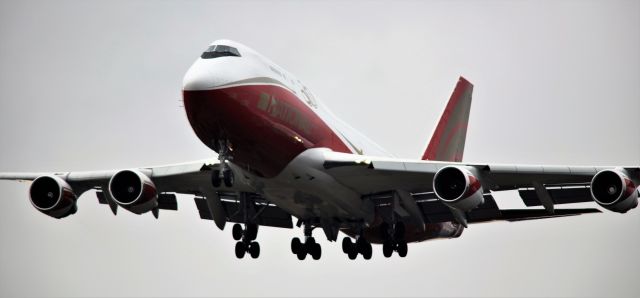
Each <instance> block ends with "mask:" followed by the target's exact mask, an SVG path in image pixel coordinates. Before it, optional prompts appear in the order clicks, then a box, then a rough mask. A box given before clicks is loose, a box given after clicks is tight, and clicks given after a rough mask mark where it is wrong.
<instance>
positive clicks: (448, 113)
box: [422, 77, 473, 162]
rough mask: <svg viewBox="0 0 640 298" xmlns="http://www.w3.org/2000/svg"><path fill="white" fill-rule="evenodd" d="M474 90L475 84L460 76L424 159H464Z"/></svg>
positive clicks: (423, 156)
mask: <svg viewBox="0 0 640 298" xmlns="http://www.w3.org/2000/svg"><path fill="white" fill-rule="evenodd" d="M472 92H473V85H471V83H469V81H467V80H466V79H465V78H463V77H460V79H459V80H458V84H456V88H455V89H454V90H453V94H451V98H450V99H449V102H448V103H447V106H446V107H445V109H444V112H443V113H442V116H440V122H438V126H436V130H435V131H434V132H433V136H431V141H429V145H427V150H425V152H424V154H423V155H422V159H423V160H439V161H456V162H458V161H462V155H463V153H464V142H465V140H466V138H467V125H468V123H469V111H470V109H471V93H472Z"/></svg>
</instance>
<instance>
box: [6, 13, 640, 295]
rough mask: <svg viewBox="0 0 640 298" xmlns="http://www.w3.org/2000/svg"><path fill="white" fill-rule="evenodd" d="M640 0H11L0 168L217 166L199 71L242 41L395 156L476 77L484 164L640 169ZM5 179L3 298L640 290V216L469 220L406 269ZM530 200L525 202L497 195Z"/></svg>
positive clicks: (187, 205)
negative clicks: (221, 46)
mask: <svg viewBox="0 0 640 298" xmlns="http://www.w3.org/2000/svg"><path fill="white" fill-rule="evenodd" d="M639 30H640V2H639V1H433V2H428V1H424V2H418V1H416V2H400V1H393V2H386V1H368V2H358V1H346V2H338V1H336V2H331V1H322V2H321V1H297V2H293V1H291V2H289V1H275V2H274V1H253V2H240V1H237V2H210V1H180V2H178V1H158V2H152V1H122V2H116V1H42V2H36V1H1V2H0V40H1V42H0V66H1V68H0V150H1V151H0V171H48V170H50V171H61V170H96V169H112V168H128V167H136V166H145V165H154V164H164V163H173V162H181V161H189V160H195V159H201V158H208V157H213V155H212V152H211V151H209V150H208V149H207V148H206V147H205V146H204V145H203V144H201V143H200V142H199V141H198V139H197V138H196V137H195V135H194V134H193V132H192V130H191V128H190V127H189V124H188V122H187V119H186V116H185V113H184V110H183V109H182V108H181V107H180V102H179V100H180V98H181V90H180V88H181V82H182V76H183V75H184V73H185V72H186V70H187V69H188V67H189V66H190V65H191V63H192V62H193V61H194V60H195V59H196V58H197V56H198V55H199V54H200V53H201V51H202V50H203V49H205V48H206V46H207V44H208V43H209V42H211V41H213V40H215V39H220V38H229V39H233V40H236V41H239V42H241V43H245V44H247V45H248V46H250V47H252V48H254V49H256V50H257V51H259V52H261V53H262V54H264V55H265V56H267V57H269V58H271V59H272V60H273V61H275V62H276V63H278V64H279V65H280V66H282V67H284V68H285V69H288V70H289V71H291V72H292V73H294V74H296V75H297V76H298V78H299V79H300V80H302V81H303V82H305V84H307V85H308V86H309V87H310V88H311V89H312V90H313V91H314V92H315V93H316V94H317V95H318V96H319V97H320V98H321V99H322V100H323V101H325V102H326V103H327V105H328V106H329V107H331V108H332V110H333V112H334V113H335V114H337V115H338V116H340V117H342V118H343V120H345V121H346V122H348V123H350V124H352V125H353V126H354V127H356V128H358V129H359V130H360V131H361V132H363V133H364V134H366V135H368V136H369V137H370V138H372V139H373V140H375V141H377V142H378V143H379V144H380V145H382V146H383V147H385V148H386V149H387V150H388V151H390V152H392V153H394V154H395V155H397V156H400V157H411V158H417V157H419V156H420V154H421V153H422V150H423V149H424V146H425V143H426V141H427V139H428V138H429V134H430V133H431V131H432V130H433V127H434V125H435V123H436V119H437V117H438V116H439V113H440V111H441V110H442V107H443V106H444V104H445V102H446V99H447V98H448V96H449V94H450V92H451V90H452V88H453V86H454V84H455V82H456V79H457V77H458V75H464V76H465V77H466V78H468V79H469V80H470V81H471V82H473V83H474V85H475V89H474V92H475V93H474V102H473V106H472V111H471V119H470V123H469V130H468V138H467V148H466V152H465V160H466V161H478V162H481V161H484V162H501V163H513V162H517V163H545V164H571V165H579V164H595V165H638V164H640V138H639V137H638V136H639V133H638V120H639V116H638V115H639V114H638V111H640V98H639V95H638V94H640V55H639V54H638V53H640V31H639ZM27 190H28V184H21V183H15V182H0V194H1V198H2V200H0V239H1V242H0V243H1V246H0V264H1V265H0V296H165V295H166V296H174V295H178V296H216V295H225V296H236V295H240V296H254V295H255V296H282V295H284V296H298V295H303V296H325V295H341V296H346V295H361V296H396V295H400V296H432V295H437V296H548V295H551V296H637V295H638V293H640V283H638V282H637V277H638V275H639V273H640V254H638V253H637V250H638V247H640V245H639V244H640V211H639V210H634V211H631V212H630V213H628V214H626V215H620V214H613V213H608V212H607V213H603V214H599V215H586V216H580V217H574V218H563V219H554V220H543V221H536V222H523V223H492V224H481V225H475V226H471V227H470V228H469V229H467V230H466V231H465V233H464V234H463V236H462V237H461V238H459V239H454V240H446V241H434V242H426V243H420V244H413V245H410V246H409V256H408V257H407V258H405V259H400V258H398V257H393V258H391V259H385V258H383V257H382V253H381V248H380V247H379V246H374V256H373V259H372V260H371V261H369V262H365V261H363V260H362V259H361V258H359V259H358V260H357V261H349V260H348V259H347V258H346V256H345V255H344V254H342V252H341V250H340V246H339V243H327V242H326V241H325V239H324V237H323V236H322V235H321V234H320V233H318V235H317V236H318V237H317V238H318V239H320V240H321V243H322V245H323V258H322V261H320V262H317V261H315V262H314V261H304V262H299V261H298V260H297V259H296V258H295V257H294V256H293V255H292V254H291V253H290V251H289V243H290V239H291V237H294V236H300V235H302V231H300V230H299V229H296V230H276V229H269V228H264V229H261V230H260V234H259V236H258V239H259V240H260V242H261V246H262V255H261V257H260V259H258V260H251V259H243V260H237V259H236V258H235V256H234V254H233V246H234V241H233V239H232V238H231V235H230V234H231V232H230V231H229V230H230V229H229V228H227V229H226V230H225V231H223V232H221V231H219V230H217V229H216V228H215V226H214V224H213V223H212V222H210V221H203V220H200V219H199V217H198V214H197V210H196V208H195V205H194V204H193V201H192V200H191V198H190V197H187V196H184V197H180V198H179V199H180V201H179V208H180V210H179V211H178V212H164V213H162V214H161V216H160V220H158V221H156V220H154V219H153V218H152V216H151V215H149V214H147V215H143V216H136V215H133V214H130V213H127V212H121V213H119V214H118V216H116V217H114V216H113V215H111V213H110V211H109V209H108V208H107V207H105V206H103V205H99V204H97V200H96V199H95V195H94V194H93V192H91V193H87V194H85V195H84V196H83V197H82V198H81V199H80V201H79V212H78V213H77V214H76V215H75V216H72V217H69V218H66V219H64V220H55V219H52V218H49V217H46V216H44V215H42V214H40V213H38V212H37V211H36V210H35V209H33V208H32V207H31V205H30V204H29V201H28V197H27ZM497 199H498V203H499V204H500V205H501V206H503V207H513V208H517V207H522V203H520V201H519V199H518V198H517V194H516V193H512V192H508V193H504V194H499V195H497Z"/></svg>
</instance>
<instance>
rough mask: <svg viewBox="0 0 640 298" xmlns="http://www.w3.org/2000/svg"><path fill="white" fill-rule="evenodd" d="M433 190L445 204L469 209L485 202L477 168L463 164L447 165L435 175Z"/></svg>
mask: <svg viewBox="0 0 640 298" xmlns="http://www.w3.org/2000/svg"><path fill="white" fill-rule="evenodd" d="M433 192H434V193H435V194H436V196H437V197H438V199H440V201H442V203H444V204H445V205H447V206H449V207H451V208H455V209H458V210H462V211H469V210H471V209H473V208H476V207H478V206H479V205H480V204H482V203H484V195H483V192H482V184H481V183H480V179H478V175H477V174H476V169H475V168H471V167H463V166H447V167H444V168H442V169H440V170H439V171H438V172H437V173H436V175H435V176H434V177H433Z"/></svg>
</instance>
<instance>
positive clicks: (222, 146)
mask: <svg viewBox="0 0 640 298" xmlns="http://www.w3.org/2000/svg"><path fill="white" fill-rule="evenodd" d="M217 148H218V160H219V161H220V170H213V172H212V173H211V185H213V187H215V188H218V187H220V185H222V182H224V185H225V186H226V187H232V186H233V183H234V182H235V177H234V176H233V171H232V170H231V169H230V168H229V165H228V164H227V161H229V160H231V159H232V157H231V155H230V152H231V145H230V143H229V142H228V141H227V140H219V141H218V143H217Z"/></svg>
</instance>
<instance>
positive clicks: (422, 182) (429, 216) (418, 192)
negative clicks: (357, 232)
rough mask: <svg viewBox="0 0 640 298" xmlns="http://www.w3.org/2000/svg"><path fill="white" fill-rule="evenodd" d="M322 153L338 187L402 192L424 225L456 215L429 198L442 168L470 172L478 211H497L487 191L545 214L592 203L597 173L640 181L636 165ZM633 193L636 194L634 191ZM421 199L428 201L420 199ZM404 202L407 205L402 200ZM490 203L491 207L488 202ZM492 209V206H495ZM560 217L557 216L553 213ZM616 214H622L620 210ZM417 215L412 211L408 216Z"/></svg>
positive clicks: (523, 214)
mask: <svg viewBox="0 0 640 298" xmlns="http://www.w3.org/2000/svg"><path fill="white" fill-rule="evenodd" d="M324 154H325V160H324V163H323V167H324V169H325V171H326V172H327V173H329V174H330V175H331V176H333V178H334V179H336V180H337V181H338V182H340V183H342V184H344V185H345V186H347V187H350V188H352V189H353V190H355V191H357V192H358V193H360V194H363V195H371V194H380V193H385V192H388V191H390V190H400V191H403V192H405V193H407V195H411V196H412V197H413V199H414V201H415V202H417V205H413V203H410V204H405V205H407V206H405V207H406V208H405V209H407V211H408V213H411V211H412V209H413V210H414V211H420V212H419V213H421V214H422V215H423V216H424V217H426V218H425V221H436V222H438V221H446V220H451V219H452V218H454V217H455V216H456V215H455V211H452V210H451V209H452V208H447V206H444V205H443V204H442V203H441V202H439V201H438V200H437V198H436V196H435V194H434V177H435V176H436V173H438V171H439V170H441V169H443V168H445V167H451V166H454V167H459V168H464V169H469V170H470V171H472V172H474V173H475V175H476V176H478V177H477V178H478V180H480V182H481V185H482V188H483V190H484V192H485V204H484V205H485V206H484V207H486V208H488V209H491V210H493V211H498V210H499V209H498V208H497V206H486V204H488V202H487V199H486V195H487V193H490V192H491V191H502V190H518V192H519V195H520V197H521V199H522V200H523V202H524V203H525V205H526V206H528V207H530V206H544V207H545V209H546V210H543V211H546V212H547V213H548V214H553V212H554V205H556V204H568V203H580V202H592V201H594V199H593V198H592V196H591V191H590V182H591V180H592V179H593V178H594V176H595V175H596V174H597V173H599V172H600V171H604V170H614V169H617V170H620V171H624V172H625V173H627V174H629V176H630V178H629V179H630V180H632V181H634V182H635V185H638V181H639V180H640V167H638V166H631V167H600V166H547V165H508V164H506V165H505V164H489V163H487V164H479V163H463V162H443V161H428V160H408V159H395V158H385V157H372V156H362V155H354V154H346V153H336V152H332V151H326V152H325V153H324ZM635 185H634V187H635ZM634 191H636V192H638V191H639V190H635V189H634ZM425 195H426V196H428V197H429V198H428V199H425V197H424V196H425ZM635 195H637V194H635ZM489 196H490V195H489ZM400 197H402V195H400ZM401 201H402V200H401ZM404 202H405V203H407V201H406V200H405V201H404ZM490 202H493V199H492V198H491V199H490ZM492 204H493V205H495V203H492ZM409 205H413V206H409ZM429 205H430V206H429ZM482 207H483V205H480V206H478V208H476V209H475V210H471V211H470V212H467V215H468V216H469V215H472V214H473V212H475V213H476V214H478V213H479V211H481V209H482ZM438 210H440V211H438ZM614 211H618V210H614ZM438 212H440V213H438ZM518 212H519V211H518ZM518 212H511V213H509V212H507V213H506V214H509V215H510V217H509V220H516V219H517V218H518V216H516V215H521V217H532V218H537V217H538V216H532V215H531V214H527V213H526V212H524V211H522V212H519V213H518ZM562 212H563V211H559V213H562ZM618 212H626V210H624V211H618ZM417 213H418V212H414V214H417ZM452 213H454V214H452ZM582 213H585V212H582ZM586 213H589V212H586ZM443 216H444V218H443ZM418 217H419V216H418ZM471 217H473V216H471ZM495 219H505V218H503V217H502V215H501V214H499V213H495V214H493V215H490V216H487V217H486V218H484V219H483V220H482V221H486V220H495Z"/></svg>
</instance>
